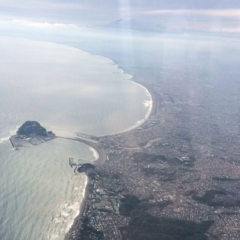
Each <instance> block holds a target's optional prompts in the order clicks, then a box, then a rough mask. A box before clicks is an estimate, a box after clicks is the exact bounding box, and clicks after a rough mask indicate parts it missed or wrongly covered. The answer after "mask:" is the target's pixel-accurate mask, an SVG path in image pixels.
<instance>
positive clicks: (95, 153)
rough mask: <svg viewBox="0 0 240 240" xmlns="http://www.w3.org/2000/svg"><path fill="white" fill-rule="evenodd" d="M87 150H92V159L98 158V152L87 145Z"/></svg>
mask: <svg viewBox="0 0 240 240" xmlns="http://www.w3.org/2000/svg"><path fill="white" fill-rule="evenodd" d="M89 150H90V151H91V152H92V155H93V157H94V159H95V160H98V158H99V155H98V152H97V151H96V150H95V149H94V148H92V147H89Z"/></svg>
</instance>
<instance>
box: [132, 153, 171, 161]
mask: <svg viewBox="0 0 240 240" xmlns="http://www.w3.org/2000/svg"><path fill="white" fill-rule="evenodd" d="M133 158H134V161H135V162H156V161H158V160H160V161H166V160H167V158H166V157H165V156H163V155H154V154H149V153H144V152H136V153H134V154H133Z"/></svg>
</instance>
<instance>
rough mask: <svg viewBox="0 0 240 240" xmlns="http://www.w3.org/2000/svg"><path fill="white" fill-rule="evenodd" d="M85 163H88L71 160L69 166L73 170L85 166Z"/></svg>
mask: <svg viewBox="0 0 240 240" xmlns="http://www.w3.org/2000/svg"><path fill="white" fill-rule="evenodd" d="M83 162H86V161H84V160H82V159H79V160H77V161H75V160H74V158H69V165H70V166H71V168H72V167H73V166H75V167H80V166H81V165H82V164H83Z"/></svg>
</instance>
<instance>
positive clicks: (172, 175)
mask: <svg viewBox="0 0 240 240" xmlns="http://www.w3.org/2000/svg"><path fill="white" fill-rule="evenodd" d="M141 170H142V171H143V172H144V173H145V175H146V176H152V175H157V176H159V180H161V181H165V182H167V181H173V180H175V179H176V172H175V171H174V172H167V171H166V170H163V169H156V168H142V169H141Z"/></svg>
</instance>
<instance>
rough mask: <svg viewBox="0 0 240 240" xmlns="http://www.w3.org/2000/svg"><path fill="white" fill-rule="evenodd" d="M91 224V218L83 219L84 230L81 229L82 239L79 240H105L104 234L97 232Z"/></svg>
mask: <svg viewBox="0 0 240 240" xmlns="http://www.w3.org/2000/svg"><path fill="white" fill-rule="evenodd" d="M89 223H90V220H89V218H88V217H85V218H84V219H83V223H82V229H81V232H80V237H79V238H78V239H79V240H80V239H81V240H89V239H90V236H95V239H97V240H101V239H103V232H101V231H97V230H96V229H95V228H93V227H92V226H91V225H90V224H89ZM78 239H77V240H78Z"/></svg>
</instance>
